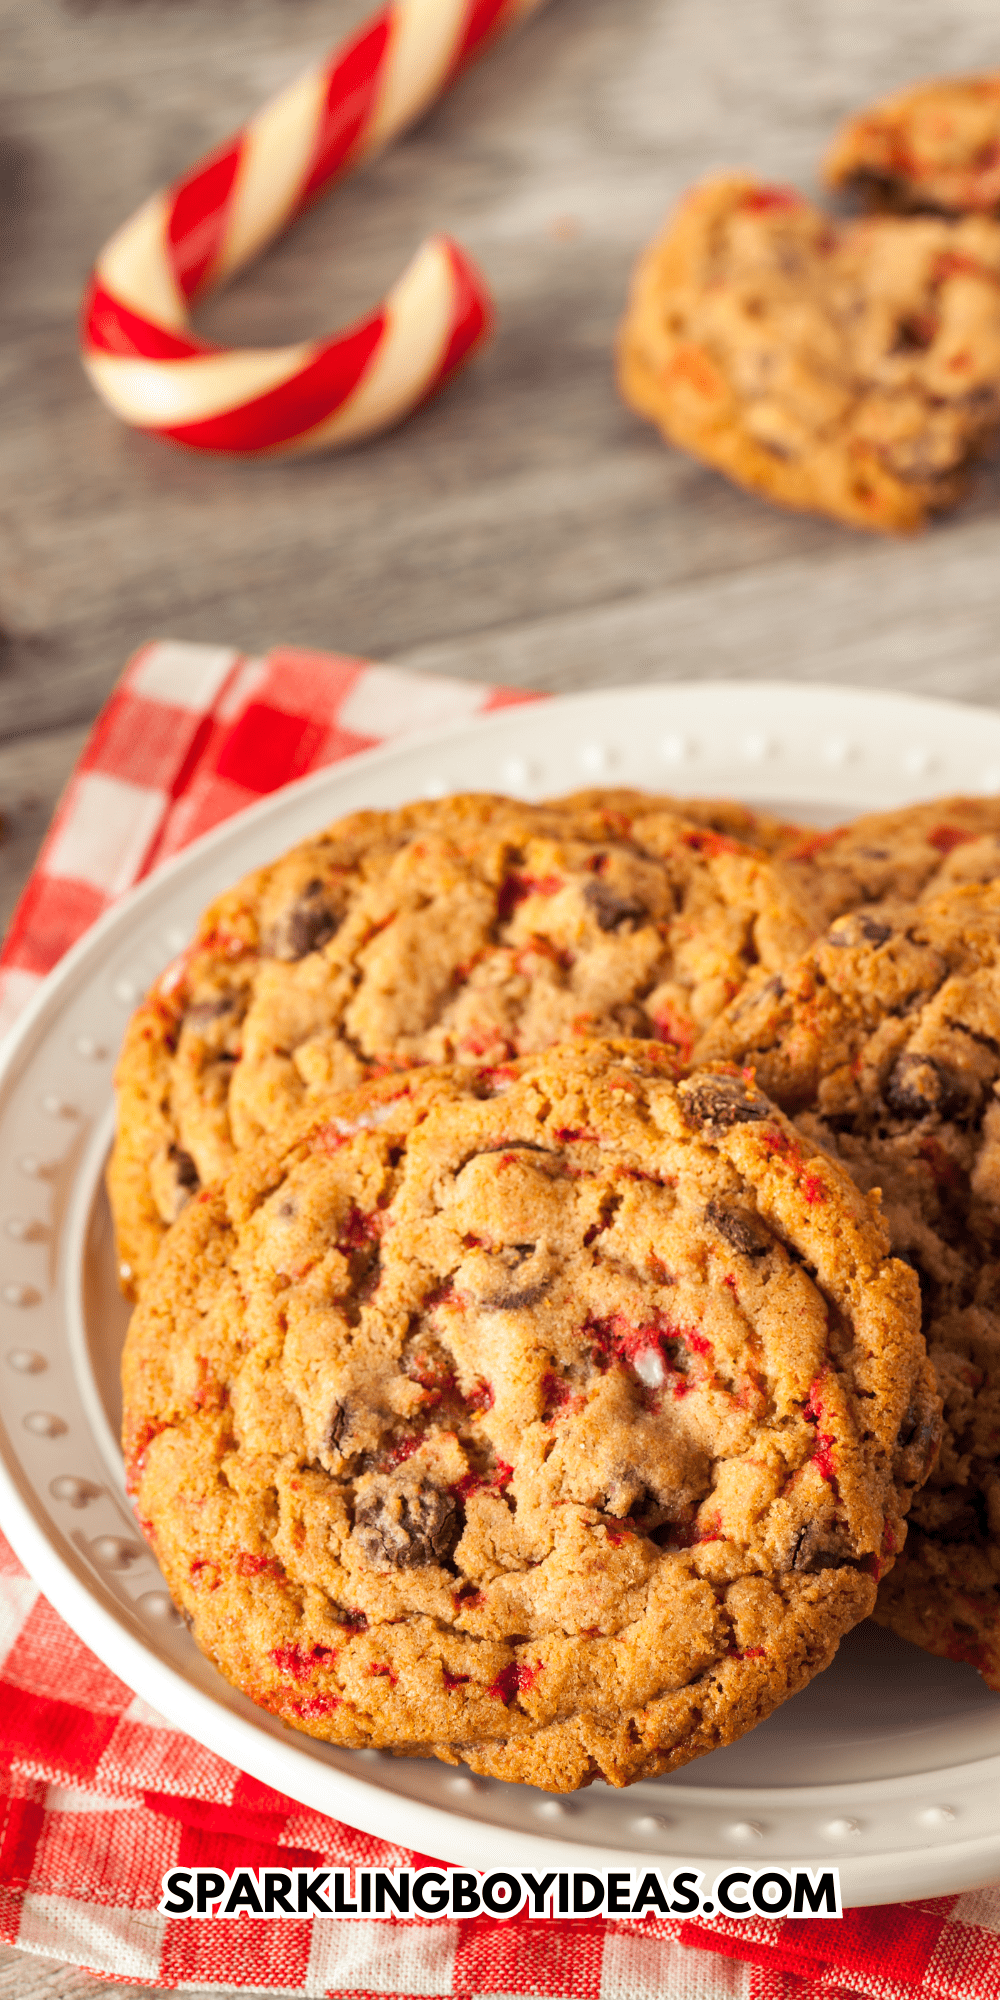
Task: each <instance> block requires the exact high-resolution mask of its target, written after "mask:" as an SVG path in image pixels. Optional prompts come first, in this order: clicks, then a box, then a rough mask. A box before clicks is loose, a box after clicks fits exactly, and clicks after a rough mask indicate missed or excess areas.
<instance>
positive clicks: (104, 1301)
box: [0, 682, 1000, 1904]
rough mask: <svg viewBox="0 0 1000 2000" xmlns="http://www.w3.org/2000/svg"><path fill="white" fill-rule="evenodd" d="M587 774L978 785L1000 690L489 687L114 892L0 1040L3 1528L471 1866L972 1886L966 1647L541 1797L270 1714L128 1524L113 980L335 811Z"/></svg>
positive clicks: (59, 1575)
mask: <svg viewBox="0 0 1000 2000" xmlns="http://www.w3.org/2000/svg"><path fill="white" fill-rule="evenodd" d="M595 783H609V784H612V783H614V784H633V785H639V786H644V787H647V788H649V789H653V790H659V791H663V790H675V791H678V792H685V791H686V792H690V793H701V794H712V793H728V794H730V795H731V796H734V797H737V798H743V799H746V800H748V801H751V802H754V801H756V802H760V803H770V804H771V805H776V806H778V807H780V808H783V809H785V810H787V811H791V812H795V813H797V814H799V815H801V816H802V817H803V818H807V819H811V820H814V821H816V822H817V823H820V824H824V823H825V824H830V823H832V822H833V821H834V820H835V819H837V818H839V817H842V816H843V815H844V814H846V813H849V812H854V811H858V810H860V809H862V808H864V807H867V806H892V805H898V804H903V803H905V802H906V801H907V800H909V799H914V798H920V797H925V798H926V797H932V796H934V795H935V794H938V793H944V792H947V791H953V790H956V791H957V790H962V791H992V790H1000V715H994V714H992V713H989V712H987V711H983V710H977V709H973V708H963V707H959V706H957V705H952V704H949V703H944V702H931V701H917V700H909V699H906V698H901V697H898V696H894V695H877V694H866V693H863V692H856V693H855V692H848V691H843V690H837V689H833V688H816V687H810V688H805V687H794V686H779V685H765V686H761V685H757V686H752V685H751V686H747V685H744V684H734V685H729V684H721V683H718V682H716V683H714V684H708V685H702V686H686V685H681V686H664V687H646V688H636V689H625V690H620V691H615V692H612V693H599V694H589V695H581V696H576V697H573V698H570V699H565V700H562V701H553V702H551V703H545V704H541V705H539V706H537V707H521V708H515V709H512V710H507V711H501V712H500V713H499V714H497V715H496V716H494V717H491V718H489V719H488V720H486V721H483V722H478V723H475V724H472V725H471V726H463V727H461V728H457V729H453V730H450V731H447V732H443V733H440V732H439V733H436V734H434V735H433V736H427V737H423V738H421V739H414V738H407V739H406V740H405V741H403V742H401V743H400V744H399V746H398V747H390V748H388V749H383V750H380V751H375V752H372V753H369V754H367V755H364V756H360V757H357V758H354V759H353V760H352V761H351V762H350V763H349V764H346V765H340V766H336V767H334V768H333V769H332V770H330V771H325V772H320V773H319V774H317V775H316V776H314V777H312V778H308V779H306V780H304V781H303V782H302V783H301V784H297V785H292V786H290V787H289V788H288V789H287V790H286V791H282V792H279V793H278V794H276V796H275V797H274V798H271V799H267V800H264V801H263V802H262V803H261V804H260V805H257V806H255V807H253V808H252V809H251V810H250V811H249V812H247V813H245V814H243V815H241V816H240V817H239V819H237V820H235V821H230V822H229V823H228V824H227V825H225V826H223V827H221V828H219V829H218V830H217V831H216V832H214V833H212V834H210V835H209V836H208V837H207V838H206V839H204V840H202V841H200V842H199V843H198V845H197V846H196V847H193V848H191V849H189V850H188V852H187V853H185V854H183V855H181V856H180V857H179V858H178V859H176V860H175V861H173V862H171V863H170V864H169V865H168V866H167V867H166V868H164V869H163V871H162V872H161V873H160V874H158V875H156V876H155V877H154V878H153V879H152V880H151V881H150V882H148V883H146V884H144V885H143V887H141V888H140V889H138V890H136V891H135V892H134V893H133V894H132V895H131V896H129V897H128V898H126V900H125V901H124V902H123V903H122V904H121V905H120V906H119V907H118V908H117V909H116V910H114V911H112V912H110V913H109V914H108V915H107V916H106V917H104V918H103V919H102V920H101V921H100V922H99V923H98V924H96V925H95V926H94V928H93V930H91V931H90V932H89V933H88V934H87V936H86V937H85V938H84V939H83V940H82V941H81V942H80V944H79V945H77V946H76V947H75V948H74V950H73V951H71V952H70V953H69V954H68V956H67V957H66V958H65V959H64V960H63V962H62V964H61V965H60V966H59V968H58V970H57V971H56V972H55V973H53V975H52V977H51V978H50V979H49V980H48V981H47V982H46V983H45V986H44V987H43V988H42V990H41V991H40V992H39V994H38V996H37V998H36V1000H35V1002H34V1004H33V1005H32V1007H31V1008H30V1010H29V1012H28V1015H27V1016H26V1018H25V1019H24V1020H23V1021H22V1022H21V1023H20V1024H19V1026H18V1029H17V1030H16V1033H15V1035H14V1036H12V1037H11V1038H10V1040H9V1042H8V1044H7V1047H6V1049H5V1051H4V1055H3V1060H2V1062H0V1245H2V1248H0V1384H2V1395H0V1515H2V1520H3V1525H4V1528H5V1529H6V1532H7V1533H8V1535H9V1536H10V1539H11V1541H12V1542H13V1544H14V1546H15V1548H16V1549H17V1551H18V1553H19V1555H20V1556H21V1558H22V1560H23V1561H24V1562H25V1563H26V1564H27V1566H28V1567H29V1569H30V1570H31V1571H32V1573H33V1575H34V1576H35V1577H36V1578H37V1580H38V1582H39V1583H40V1584H41V1586H42V1588H43V1590H44V1591H45V1592H46V1594H47V1595H48V1597H49V1598H50V1599H51V1601H52V1603H53V1604H54V1605H55V1606H56V1607H57V1609H58V1610H59V1611H60V1612H61V1613H62V1615H63V1617H64V1618H66V1619H67V1620H68V1621H69V1623H70V1624H71V1625H72V1626H73V1627H74V1628H75V1630H76V1631H77V1632H78V1633H79V1634H80V1635H81V1637H82V1638H83V1639H84V1640H85V1641H86V1642H87V1644H88V1645H89V1646H91V1647H92V1648H93V1649H94V1651H95V1652H96V1653H97V1654H99V1655H100V1657H101V1658H102V1659H103V1660H105V1661H106V1662H107V1664H108V1665H109V1666H110V1667H111V1668H113V1670H114V1671H115V1672H116V1673H117V1674H119V1675H120V1676H121V1677H122V1679H123V1680H125V1681H126V1682H128V1684H129V1685H130V1686H131V1687H133V1688H135V1689H136V1691H137V1692H138V1693H139V1694H141V1695H142V1696H143V1697H144V1698H145V1699H146V1700H147V1701H148V1702H150V1703H151V1704H152V1705H153V1707H154V1708H156V1709H158V1710H160V1712H161V1713H162V1714H163V1715H165V1716H166V1717H168V1718H169V1720H170V1721H171V1722H173V1723H175V1724H177V1726H178V1727H180V1728H183V1729H186V1730H187V1731H189V1732H190V1734H191V1735H192V1736H195V1737H197V1738H198V1739H199V1740H200V1741H201V1742H202V1743H205V1744H207V1745H209V1746H210V1748H211V1749H213V1750H215V1751H217V1752H218V1753H219V1754H220V1755H222V1756H224V1757H227V1758H230V1759H231V1760H232V1762H233V1763H234V1764H237V1765H239V1766H240V1767H241V1768H242V1769H244V1770H246V1771H249V1772H251V1773H252V1774H253V1775H254V1776H255V1777H257V1778H259V1779H261V1780H263V1781H264V1782H265V1783H267V1784H271V1785H274V1786H275V1787H277V1789H278V1790H280V1791H283V1792H286V1793H289V1794H290V1795H291V1796H292V1797H294V1798H298V1799H300V1800H302V1801H303V1802H304V1803H306V1804H308V1805H311V1806H313V1807H315V1808H317V1809H319V1810H320V1811H323V1812H327V1813H330V1814H333V1815H335V1816H336V1817H338V1818H341V1819H344V1820H347V1821H348V1822H349V1823H350V1824H352V1825H354V1826H358V1827H362V1828H364V1829H366V1830H367V1831H368V1832H371V1833H375V1834H380V1835H382V1836H384V1837H386V1838H390V1839H393V1840H396V1841H401V1842H403V1843H405V1844H407V1845H409V1846H412V1847H415V1848H417V1849H419V1850H421V1851H422V1852H423V1853H429V1854H435V1855H438V1856H440V1857H443V1858H444V1859H447V1860H458V1859H459V1858H460V1859H461V1860H463V1861H464V1862H465V1863H466V1865H470V1864H471V1865H473V1866H478V1867H492V1866H496V1865H501V1866H502V1865H507V1866H512V1865H513V1866H518V1867H521V1866H528V1867H531V1866H532V1865H537V1864H541V1865H546V1866H549V1867H554V1866H561V1867H565V1866H574V1865H575V1866H578V1867H605V1868H611V1867H616V1866H618V1867H620V1866H622V1865H623V1864H624V1865H629V1863H630V1862H638V1861H639V1860H640V1859H644V1858H647V1857H648V1858H650V1859H652V1860H655V1861H656V1862H658V1863H660V1864H661V1865H663V1866H665V1867H671V1866H674V1865H677V1864H678V1863H680V1862H684V1861H690V1862H694V1863H696V1864H697V1865H699V1866H703V1867H704V1868H705V1869H706V1871H710V1870H711V1869H712V1868H713V1867H714V1866H715V1865H716V1864H720V1863H724V1862H725V1861H727V1860H729V1859H732V1858H734V1857H739V1856H746V1857H747V1858H749V1859H751V1860H752V1861H753V1863H754V1864H756V1865H758V1866H759V1865H760V1864H762V1863H763V1862H765V1861H766V1860H767V1861H780V1862H793V1863H794V1862H803V1861H808V1862H810V1863H813V1864H815V1863H818V1862H820V1861H823V1860H825V1861H828V1862H829V1861H836V1862H837V1863H838V1864H839V1867H840V1869H841V1877H842V1883H843V1890H844V1900H845V1902H847V1903H855V1904H860V1903H876V1902H887V1901H891V1900H894V1899H897V1898H902V1897H908V1896H911V1897H912V1896H918V1895H928V1894H933V1893H935V1892H937V1893H943V1892H945V1891H948V1890H956V1889H961V1888H967V1887H973V1886H976V1885H978V1884H980V1883H984V1882H988V1881H990V1880H993V1879H996V1878H998V1877H1000V1828H998V1820H997V1811H996V1799H997V1788H998V1785H1000V1701H998V1700H997V1698H996V1697H995V1696H993V1695H991V1694H989V1693H988V1691H987V1690H986V1688H985V1687H984V1686H983V1684H982V1682H981V1681H980V1680H979V1679H978V1677H977V1676H976V1675H975V1674H974V1673H973V1672H972V1670H971V1669H970V1668H967V1667H961V1666H952V1665H950V1664H948V1663H946V1662H943V1661H937V1660H932V1659H930V1658H928V1657H927V1656H926V1655H925V1654H922V1653H920V1652H917V1651H916V1650H915V1649H914V1648H911V1647H908V1646H906V1645H904V1644H902V1642H899V1641H896V1640H893V1639H892V1638H891V1637H890V1636H889V1635H887V1634H885V1633H882V1632H880V1631H879V1630H878V1628H877V1627H875V1626H873V1625H866V1626H863V1627H861V1628H860V1629H859V1630H858V1631H857V1632H856V1633H853V1634H852V1635H851V1636H850V1637H849V1638H848V1640H847V1641H846V1642H845V1644H844V1645H843V1646H842V1647H841V1650H840V1654H839V1656H838V1659H837V1661H836V1662H835V1664H834V1666H833V1667H831V1668H830V1670H829V1671H828V1672H827V1673H826V1674H823V1675H822V1676H821V1677H820V1678H819V1679H818V1680H816V1681H814V1682H813V1683H812V1686H811V1687H809V1688H808V1689H807V1690H806V1691H805V1692H804V1693H803V1694H801V1695H799V1696H798V1697H797V1699H796V1700H794V1701H792V1702H789V1703H787V1704H786V1706H785V1707H784V1708H783V1709H781V1710H780V1712H779V1713H778V1714H777V1715H775V1716H773V1717H772V1718H771V1720H770V1721H768V1722H766V1723H765V1724H763V1726H762V1727H761V1728H760V1729H758V1730H756V1731H754V1732H753V1734H752V1735H750V1736H748V1737H745V1738H744V1739H743V1741H742V1742H740V1743H738V1744H736V1745H734V1746H733V1747H732V1748H731V1749H729V1750H723V1751H717V1752H715V1754H714V1755H713V1756H711V1757H706V1758H703V1759H702V1760H701V1761H700V1762H699V1763H697V1764H694V1765H691V1766H689V1767H688V1769H686V1770H684V1771H682V1772H680V1773H678V1774H677V1775H676V1776H675V1777H672V1778H667V1779H660V1780H656V1781H652V1782H649V1783H645V1784H640V1785H636V1786H634V1787H632V1789H631V1790H629V1791H626V1792H614V1791H612V1790H611V1789H610V1788H608V1787H606V1786H604V1785H594V1786H592V1787H591V1789H590V1790H589V1791H586V1792H583V1793H581V1794H579V1795H578V1796H576V1797H573V1798H570V1799H565V1800H563V1799H555V1798H550V1797H547V1796H545V1795H542V1794H539V1793H537V1792H535V1791H533V1790H532V1789H531V1788H530V1787H527V1786H517V1785H505V1784H503V1783H500V1782H490V1781H485V1780H480V1779H477V1778H473V1777H471V1776H469V1775H468V1774H466V1773H461V1772H455V1771H453V1770H451V1769H449V1768H448V1767H446V1766H445V1765H442V1764H438V1763H435V1762H430V1761H428V1762H422V1761H421V1762H411V1761H409V1760H405V1761H397V1760H395V1759H394V1758H392V1757H389V1756H383V1755H380V1754H379V1753H378V1752H375V1751H360V1752H359V1751H342V1750H335V1749H331V1748H328V1747H326V1746H324V1745H321V1744H318V1743H315V1742H313V1741H311V1740H310V1739H309V1738H308V1737H305V1736H297V1735H295V1734H293V1733H290V1732H288V1731H286V1730H285V1729H283V1728H282V1727H281V1725H280V1724H279V1723H277V1722H276V1721H275V1720H274V1719H273V1718H271V1717H269V1716H267V1715H265V1714H264V1713H263V1712H262V1711H261V1710H259V1709H255V1708H254V1707H253V1706H252V1705H251V1703H249V1702H248V1701H246V1700H244V1699H243V1698H242V1696H240V1695H238V1694H236V1693H234V1691H233V1690H232V1689H231V1688H229V1687H228V1686H227V1685H226V1684H225V1683H224V1682H223V1681H222V1680H221V1679H220V1678H219V1676H218V1675H217V1674H216V1673H215V1672H214V1670H213V1669H212V1668H211V1667H210V1666H209V1665H208V1664H207V1662H206V1661H205V1660H203V1659H202V1658H201V1656H200V1654H199V1653H198V1652H197V1651H196V1649H195V1647H194V1644H193V1642H192V1640H191V1639H190V1637H189V1635H188V1633H187V1630H186V1628H185V1627H184V1626H183V1624H181V1622H180V1621H179V1620H178V1619H177V1618H176V1616H175V1614H174V1613H173V1612H172V1610H171V1607H170V1603H169V1599H168V1598H167V1596H166V1593H165V1591H164V1589H163V1583H162V1579H161V1577H160V1575H159V1572H158V1570H157V1568H156V1564H155V1563H154V1561H153V1558H152V1556H151V1555H150V1554H149V1552H148V1550H147V1549H146V1548H145V1545H144V1544H143V1543H142V1540H141V1538H140V1537H139V1536H138V1535H137V1533H136V1530H135V1524H134V1522H133V1520H132V1517H131V1514H130V1511H129V1507H128V1503H127V1501H126V1498H125V1492H124V1486H123V1481H122V1467H121V1459H120V1456H119V1452H118V1446H117V1442H116V1430H117V1403H118V1388H117V1371H118V1356H119V1353H120V1349H121V1342H122V1338H123V1335H124V1331H125V1324H126V1317H127V1315H126V1309H125V1307H124V1306H123V1304H122V1301H121V1299H120V1298H119V1295H118V1292H117V1289H116V1286H115V1279H114V1259H113V1254H112V1242H111V1231H110V1222H109V1217H108V1213H107V1208H106V1204H105V1200H104V1195H103V1188H102V1170H103V1166H104V1161H105V1158H106V1154H107V1147H108V1143H109V1136H110V1130H111V1068H112V1062H113V1059H114V1056H115V1052H116V1050H117V1047H118V1044H119V1042H120V1039H121V1035H122V1030H123V1028H124V1026H125V1022H126V1020H127V1018H128V1015H129V1012H130V1010H131V1009H132V1007H133V1006H134V1004H135V1002H136V1000H137V999H138V998H139V995H140V994H141V993H142V991H143V989H144V988H145V987H146V986H147V985H148V984H149V982H150V980H151V979H152V978H153V977H154V975H155V974H157V973H158V972H159V971H160V970H161V969H162V967H163V966H164V964H165V963H166V962H167V961H168V960H169V959H170V958H171V957H172V956H173V955H174V953H175V952H176V951H177V950H178V949H179V947H180V946H181V945H182V944H184V943H185V941H186V940H187V938H188V936H189V935H190V932H191V929H192V927H193V925H194V922H195V919H196V917H197V915H198V912H199V910H200V909H201V908H202V906H203V905H204V904H205V903H206V902H207V901H208V900H209V899H210V898H211V897H212V896H214V895H216V894H217V893H218V892H219V891H220V890H221V889H223V888H224V887H226V886H227V885H228V884H229V883H230V882H232V881H233V880H235V879H236V878H237V877H238V876H240V875H241V874H242V873H243V872H244V871H245V870H246V869H248V868H251V867H254V866H256V865H257V864H259V863H261V862H263V861H266V860H269V859H271V858H272V857H273V856H275V855H277V854H279V853H281V852H282V850H283V849H284V848H286V847H288V846H290V845H291V844H292V843H293V842H295V841H297V840H300V839H301V838H302V837H303V836H304V835H305V834H307V833H311V832H312V831H314V830H315V829H316V828H317V827H319V826H321V825H322V824H323V823H324V822H325V821H327V820H329V819H332V818H334V817H336V816H337V815H339V814H341V813H345V812H349V811H352V810H354V809H356V808H357V807H360V806H393V805H397V804H400V803H401V802H403V801H404V800H406V799H409V798H414V797H421V796H436V795H438V794H440V793H444V792H449V791H458V790H464V789H481V790H505V791H510V792H515V793H519V794H521V795H523V796H527V797H541V796H545V795H547V794H554V793H558V792H561V791H568V790H571V789H573V788H576V787H578V786H580V785H584V784H595Z"/></svg>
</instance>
